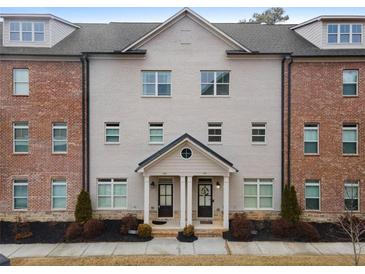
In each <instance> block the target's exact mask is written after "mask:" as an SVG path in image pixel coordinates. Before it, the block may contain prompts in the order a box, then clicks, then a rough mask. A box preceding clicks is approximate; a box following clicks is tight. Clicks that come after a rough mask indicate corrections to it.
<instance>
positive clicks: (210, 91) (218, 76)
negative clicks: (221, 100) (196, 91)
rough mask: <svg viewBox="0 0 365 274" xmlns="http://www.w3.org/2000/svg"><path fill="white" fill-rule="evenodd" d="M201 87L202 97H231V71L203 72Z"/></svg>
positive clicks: (201, 74) (201, 73)
mask: <svg viewBox="0 0 365 274" xmlns="http://www.w3.org/2000/svg"><path fill="white" fill-rule="evenodd" d="M200 86H201V90H200V92H201V95H202V96H227V95H229V71H201V72H200Z"/></svg>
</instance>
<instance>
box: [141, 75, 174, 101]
mask: <svg viewBox="0 0 365 274" xmlns="http://www.w3.org/2000/svg"><path fill="white" fill-rule="evenodd" d="M142 75H143V76H142V79H143V95H144V96H170V95H171V72H170V71H143V72H142Z"/></svg>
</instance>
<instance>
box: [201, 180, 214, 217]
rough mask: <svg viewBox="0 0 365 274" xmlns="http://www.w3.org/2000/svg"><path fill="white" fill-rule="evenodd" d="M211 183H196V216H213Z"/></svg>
mask: <svg viewBox="0 0 365 274" xmlns="http://www.w3.org/2000/svg"><path fill="white" fill-rule="evenodd" d="M212 191H213V188H212V184H198V217H200V218H211V217H213V199H212V197H213V192H212Z"/></svg>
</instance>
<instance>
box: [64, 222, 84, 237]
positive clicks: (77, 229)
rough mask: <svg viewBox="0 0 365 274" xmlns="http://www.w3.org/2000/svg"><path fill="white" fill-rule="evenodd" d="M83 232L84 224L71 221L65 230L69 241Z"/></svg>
mask: <svg viewBox="0 0 365 274" xmlns="http://www.w3.org/2000/svg"><path fill="white" fill-rule="evenodd" d="M81 234H82V225H80V224H79V223H71V224H69V225H68V227H67V228H66V231H65V239H66V240H67V241H69V240H73V239H76V238H78V237H80V236H81Z"/></svg>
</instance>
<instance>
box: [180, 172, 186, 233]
mask: <svg viewBox="0 0 365 274" xmlns="http://www.w3.org/2000/svg"><path fill="white" fill-rule="evenodd" d="M185 199H186V197H185V176H180V227H182V228H183V227H184V226H185V211H186V208H185V204H186V202H185Z"/></svg>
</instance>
